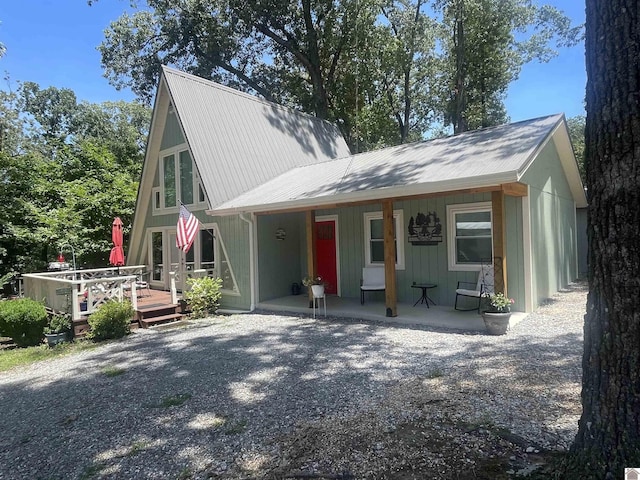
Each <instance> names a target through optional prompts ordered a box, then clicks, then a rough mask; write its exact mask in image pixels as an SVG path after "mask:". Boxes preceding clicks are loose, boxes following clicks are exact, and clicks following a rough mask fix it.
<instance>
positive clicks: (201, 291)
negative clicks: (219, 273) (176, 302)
mask: <svg viewBox="0 0 640 480" xmlns="http://www.w3.org/2000/svg"><path fill="white" fill-rule="evenodd" d="M187 286H188V287H189V290H187V291H186V292H184V294H183V297H184V299H185V300H186V301H187V303H188V304H189V307H190V308H191V313H192V314H193V316H194V317H196V318H200V317H206V316H207V315H209V314H212V313H215V312H216V310H218V307H219V306H220V297H222V293H220V288H221V287H222V279H221V278H211V277H202V278H189V279H187Z"/></svg>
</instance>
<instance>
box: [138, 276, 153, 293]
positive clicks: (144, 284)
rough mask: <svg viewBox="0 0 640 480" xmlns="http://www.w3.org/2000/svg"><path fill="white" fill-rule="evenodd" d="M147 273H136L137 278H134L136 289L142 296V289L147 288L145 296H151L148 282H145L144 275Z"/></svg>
mask: <svg viewBox="0 0 640 480" xmlns="http://www.w3.org/2000/svg"><path fill="white" fill-rule="evenodd" d="M146 275H147V272H143V273H141V274H140V275H138V278H137V279H136V290H137V291H138V292H140V296H142V290H143V289H146V290H147V296H149V297H150V296H151V290H150V289H149V282H147V281H146V280H145V279H144V277H145V276H146Z"/></svg>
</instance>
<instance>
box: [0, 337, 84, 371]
mask: <svg viewBox="0 0 640 480" xmlns="http://www.w3.org/2000/svg"><path fill="white" fill-rule="evenodd" d="M96 347H97V345H95V344H93V343H89V342H86V341H76V342H64V343H59V344H58V345H56V346H55V347H48V346H47V345H44V344H43V345H38V346H36V347H26V348H11V349H3V350H0V372H5V371H7V370H11V369H12V368H16V367H20V366H24V365H31V364H32V363H36V362H41V361H43V360H49V359H52V358H57V357H62V356H64V355H70V354H73V353H77V352H81V351H83V350H89V349H91V348H96Z"/></svg>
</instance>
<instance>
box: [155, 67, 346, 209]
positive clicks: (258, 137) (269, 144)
mask: <svg viewBox="0 0 640 480" xmlns="http://www.w3.org/2000/svg"><path fill="white" fill-rule="evenodd" d="M162 72H163V77H164V79H165V81H166V85H167V88H168V91H169V95H170V97H171V102H172V103H173V105H174V108H175V112H176V114H177V115H178V119H179V121H180V124H181V126H182V130H183V132H184V134H185V137H186V140H187V143H188V144H189V148H190V149H191V153H192V155H193V157H194V159H195V164H196V166H197V168H198V173H199V174H200V178H201V179H202V182H203V186H204V188H205V191H206V194H207V198H208V200H209V204H210V206H211V207H215V206H217V205H219V204H221V203H223V202H225V201H227V200H229V199H232V198H234V197H237V196H238V195H240V194H242V193H243V192H247V191H249V190H251V189H253V188H255V187H257V186H259V185H261V184H263V183H264V182H267V181H269V180H271V179H273V178H274V177H277V176H278V175H280V174H282V173H284V172H287V171H289V170H291V169H292V168H295V167H299V166H304V165H310V164H316V163H323V162H327V161H329V160H332V159H334V158H339V157H344V156H348V155H350V153H351V152H350V151H349V147H348V146H347V144H346V142H345V141H344V139H343V137H342V135H341V134H340V131H339V130H338V128H337V127H336V126H335V125H333V124H332V123H330V122H327V121H323V120H320V119H318V118H316V117H312V116H310V115H306V114H304V113H301V112H297V111H295V110H292V109H288V108H285V107H282V106H280V105H277V104H274V103H270V102H267V101H264V100H261V99H258V98H256V97H254V96H251V95H248V94H245V93H242V92H239V91H237V90H234V89H231V88H227V87H224V86H222V85H219V84H217V83H215V82H211V81H208V80H204V79H202V78H200V77H196V76H194V75H190V74H187V73H184V72H180V71H178V70H174V69H171V68H168V67H163V70H162Z"/></svg>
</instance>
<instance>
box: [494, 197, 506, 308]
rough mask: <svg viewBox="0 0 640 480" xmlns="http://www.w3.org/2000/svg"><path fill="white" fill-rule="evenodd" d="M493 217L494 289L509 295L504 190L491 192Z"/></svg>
mask: <svg viewBox="0 0 640 480" xmlns="http://www.w3.org/2000/svg"><path fill="white" fill-rule="evenodd" d="M491 218H492V220H493V269H494V289H495V291H496V293H498V292H502V293H504V295H505V296H507V242H506V228H505V227H506V224H505V211H504V192H502V191H499V192H491Z"/></svg>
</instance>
